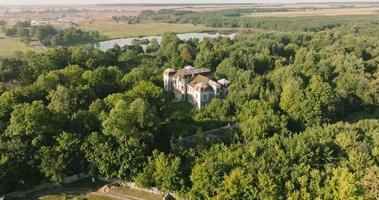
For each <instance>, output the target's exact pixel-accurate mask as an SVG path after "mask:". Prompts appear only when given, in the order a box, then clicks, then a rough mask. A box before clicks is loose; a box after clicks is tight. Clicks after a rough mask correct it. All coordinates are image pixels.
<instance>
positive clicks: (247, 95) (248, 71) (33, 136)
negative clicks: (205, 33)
mask: <svg viewBox="0 0 379 200" xmlns="http://www.w3.org/2000/svg"><path fill="white" fill-rule="evenodd" d="M185 65H194V66H196V67H206V68H209V69H211V70H212V71H214V76H215V78H226V79H228V80H230V81H231V85H230V87H229V89H228V91H229V92H228V95H227V97H226V98H225V99H214V100H213V101H212V102H210V103H209V104H208V105H207V106H206V107H204V108H203V109H201V110H199V111H197V110H194V109H192V106H191V105H189V104H188V103H186V102H173V101H172V99H173V97H172V94H169V93H165V92H164V91H163V89H162V72H163V71H164V69H165V68H167V67H172V68H176V69H179V68H182V67H183V66H185ZM378 66H379V42H378V40H377V37H366V36H364V37H361V36H358V35H356V34H353V33H352V34H342V32H339V31H336V30H332V31H322V32H319V33H291V34H285V33H259V34H258V33H257V34H251V35H239V36H238V37H237V38H236V39H235V40H230V39H228V38H217V39H206V40H204V41H203V42H199V41H198V40H196V39H191V40H188V41H186V42H183V41H180V40H179V38H178V37H176V36H175V35H174V34H169V33H167V34H164V35H163V38H162V42H161V44H158V42H156V41H154V42H151V43H150V44H149V46H148V48H147V51H146V52H144V51H143V49H142V47H141V46H140V45H139V44H138V43H135V44H134V45H132V46H129V47H119V46H115V47H114V48H112V49H109V50H108V51H106V52H103V51H100V50H99V49H96V48H92V47H72V48H64V47H61V48H55V49H50V50H48V51H47V52H46V53H43V54H39V53H34V52H29V53H26V54H22V55H20V56H19V57H16V58H10V59H5V60H2V61H1V63H0V81H2V82H19V83H21V85H22V86H21V87H20V88H17V89H13V90H8V91H7V90H5V91H2V94H1V96H0V158H1V159H0V189H1V192H3V193H4V192H7V191H12V190H15V189H25V188H28V187H32V186H33V185H35V184H36V183H39V182H41V181H52V182H55V183H57V184H59V183H61V182H62V178H63V177H65V176H69V175H72V174H76V173H80V172H86V173H90V174H92V175H93V176H96V175H98V174H101V175H103V176H106V177H110V178H118V179H122V180H126V181H135V182H136V183H137V184H138V185H141V186H156V187H158V188H159V189H160V190H162V191H171V192H175V193H177V194H178V195H180V196H181V197H187V198H189V199H269V198H275V199H306V198H308V199H375V198H376V195H377V190H376V186H377V185H378V183H379V177H378V174H379V167H378V164H379V153H378V152H379V150H378V149H379V140H378V139H379V135H378V133H379V85H378V81H379V71H378V70H379V69H378ZM228 123H239V124H240V127H241V130H240V131H237V132H234V133H233V135H232V137H231V138H230V140H228V141H225V142H224V144H211V143H207V142H206V141H195V142H197V144H198V146H197V148H195V149H185V148H180V147H179V148H176V149H171V148H170V143H172V142H174V141H175V140H177V139H180V138H182V137H185V136H188V135H193V134H198V135H199V136H201V135H202V134H203V131H206V130H210V129H213V128H217V127H219V126H223V125H226V124H228ZM13 166H17V168H15V167H13Z"/></svg>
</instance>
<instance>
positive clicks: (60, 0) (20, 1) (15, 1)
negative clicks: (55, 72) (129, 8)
mask: <svg viewBox="0 0 379 200" xmlns="http://www.w3.org/2000/svg"><path fill="white" fill-rule="evenodd" d="M328 1H329V2H331V1H332V2H336V1H338V2H343V1H348V2H352V1H354V2H367V1H379V0H270V1H267V0H0V5H40V4H71V5H72V4H108V3H109V4H110V3H269V2H272V3H282V2H283V3H288V2H291V3H292V2H328Z"/></svg>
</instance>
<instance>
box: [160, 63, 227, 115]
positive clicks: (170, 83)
mask: <svg viewBox="0 0 379 200" xmlns="http://www.w3.org/2000/svg"><path fill="white" fill-rule="evenodd" d="M211 75H212V73H211V71H210V70H209V69H206V68H194V67H192V66H187V67H184V68H183V69H179V70H174V69H171V68H169V69H166V70H165V72H164V75H163V79H164V80H163V81H164V88H165V90H166V91H168V92H174V94H175V100H176V101H185V100H187V101H188V102H190V103H191V104H192V105H193V106H194V107H196V108H197V109H200V108H201V107H203V106H204V105H205V104H207V103H208V102H210V101H211V100H212V99H213V98H219V97H223V96H225V95H226V93H227V87H228V85H229V81H227V80H226V79H221V80H219V81H214V80H212V79H210V76H211Z"/></svg>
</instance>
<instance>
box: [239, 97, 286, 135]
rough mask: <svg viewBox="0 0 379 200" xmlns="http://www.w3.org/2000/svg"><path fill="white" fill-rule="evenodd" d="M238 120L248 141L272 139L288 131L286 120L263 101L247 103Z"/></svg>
mask: <svg viewBox="0 0 379 200" xmlns="http://www.w3.org/2000/svg"><path fill="white" fill-rule="evenodd" d="M238 118H239V119H240V121H241V130H242V132H243V134H244V136H245V139H246V140H251V139H253V138H265V137H270V136H272V135H274V134H279V133H285V131H286V126H287V122H286V119H285V118H284V117H282V116H280V114H278V113H276V112H275V111H274V110H273V109H272V108H271V107H270V105H269V104H267V103H265V102H262V101H258V100H252V101H249V102H247V103H246V104H245V105H244V106H243V110H242V112H241V113H240V114H239V116H238Z"/></svg>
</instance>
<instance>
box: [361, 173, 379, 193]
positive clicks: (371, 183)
mask: <svg viewBox="0 0 379 200" xmlns="http://www.w3.org/2000/svg"><path fill="white" fill-rule="evenodd" d="M362 185H363V187H364V190H365V192H364V193H365V198H367V199H375V200H378V199H379V168H378V167H377V166H373V167H370V168H368V169H367V170H366V173H365V175H364V177H363V179H362Z"/></svg>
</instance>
